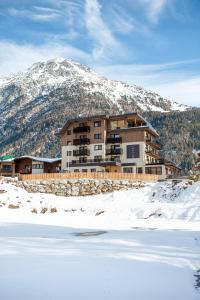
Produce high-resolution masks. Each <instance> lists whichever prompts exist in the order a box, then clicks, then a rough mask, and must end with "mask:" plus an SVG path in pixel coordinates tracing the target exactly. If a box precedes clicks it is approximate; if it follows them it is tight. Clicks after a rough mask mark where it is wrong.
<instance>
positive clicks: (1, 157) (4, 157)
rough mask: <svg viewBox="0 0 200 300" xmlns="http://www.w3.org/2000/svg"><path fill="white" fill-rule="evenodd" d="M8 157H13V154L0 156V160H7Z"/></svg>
mask: <svg viewBox="0 0 200 300" xmlns="http://www.w3.org/2000/svg"><path fill="white" fill-rule="evenodd" d="M8 159H14V156H12V155H3V156H0V161H4V160H8Z"/></svg>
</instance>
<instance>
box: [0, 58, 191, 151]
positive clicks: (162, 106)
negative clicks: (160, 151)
mask: <svg viewBox="0 0 200 300" xmlns="http://www.w3.org/2000/svg"><path fill="white" fill-rule="evenodd" d="M188 109H189V107H187V106H184V105H180V104H177V103H175V102H172V101H169V100H166V99H164V98H162V97H161V96H159V95H157V94H156V93H153V92H150V91H146V90H145V89H143V88H140V87H138V86H135V85H132V86H130V85H127V84H125V83H122V82H120V81H114V80H108V79H106V78H104V77H100V76H98V75H97V74H96V73H95V72H94V71H92V70H91V69H89V68H88V67H86V66H83V65H80V64H78V63H76V62H72V61H67V60H64V59H55V60H50V61H48V62H46V63H37V64H34V65H33V66H32V67H30V68H29V69H27V71H25V72H23V73H19V74H15V75H12V76H11V77H9V78H5V79H1V80H0V153H1V154H5V153H12V154H14V155H21V154H27V153H28V154H34V155H52V156H53V155H59V151H60V146H59V141H58V139H57V138H56V137H55V132H56V131H57V130H58V128H60V127H62V126H63V124H64V123H65V121H66V120H67V119H68V118H69V117H74V116H77V115H80V114H82V115H89V114H99V113H102V112H103V113H118V112H123V111H138V112H140V113H144V112H149V111H157V112H160V113H163V112H166V111H169V112H170V111H172V112H173V111H174V110H179V111H187V110H188Z"/></svg>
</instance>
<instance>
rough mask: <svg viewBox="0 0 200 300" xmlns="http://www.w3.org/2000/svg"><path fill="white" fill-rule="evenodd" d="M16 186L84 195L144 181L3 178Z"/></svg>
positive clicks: (31, 189)
mask: <svg viewBox="0 0 200 300" xmlns="http://www.w3.org/2000/svg"><path fill="white" fill-rule="evenodd" d="M3 181H4V182H10V183H12V184H14V185H16V186H17V187H21V188H24V189H25V190H26V191H28V192H30V193H50V194H55V195H59V196H86V195H95V194H100V193H108V192H113V191H119V190H127V189H130V188H141V187H144V186H145V183H143V182H139V181H135V182H134V181H129V180H105V179H104V180H94V179H68V180H46V181H45V180H42V181H18V180H17V179H14V178H4V179H3Z"/></svg>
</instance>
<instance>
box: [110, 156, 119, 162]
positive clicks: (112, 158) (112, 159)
mask: <svg viewBox="0 0 200 300" xmlns="http://www.w3.org/2000/svg"><path fill="white" fill-rule="evenodd" d="M111 161H118V162H120V156H111Z"/></svg>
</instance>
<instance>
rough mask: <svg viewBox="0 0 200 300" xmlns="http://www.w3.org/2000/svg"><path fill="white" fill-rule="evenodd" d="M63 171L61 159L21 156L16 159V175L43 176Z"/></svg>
mask: <svg viewBox="0 0 200 300" xmlns="http://www.w3.org/2000/svg"><path fill="white" fill-rule="evenodd" d="M60 169H61V158H43V157H35V156H20V157H17V158H15V173H18V174H41V173H57V172H59V171H60Z"/></svg>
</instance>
